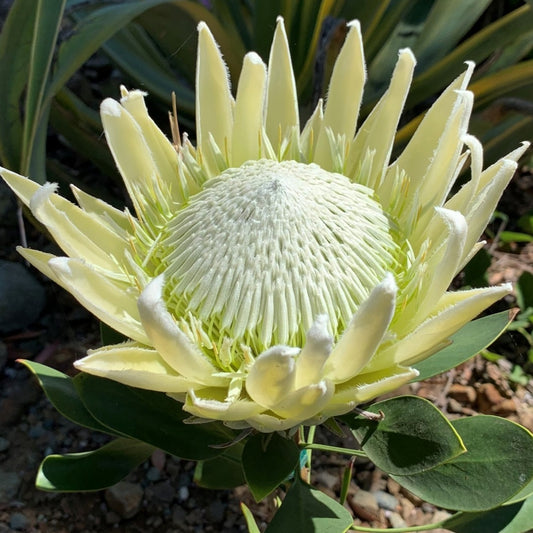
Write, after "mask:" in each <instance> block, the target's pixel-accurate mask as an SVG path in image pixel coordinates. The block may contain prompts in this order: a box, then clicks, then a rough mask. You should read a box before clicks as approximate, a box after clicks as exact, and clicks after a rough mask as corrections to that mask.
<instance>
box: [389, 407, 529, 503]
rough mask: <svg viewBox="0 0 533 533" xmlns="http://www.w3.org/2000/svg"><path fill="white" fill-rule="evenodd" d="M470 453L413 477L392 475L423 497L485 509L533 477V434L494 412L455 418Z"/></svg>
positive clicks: (507, 497)
mask: <svg viewBox="0 0 533 533" xmlns="http://www.w3.org/2000/svg"><path fill="white" fill-rule="evenodd" d="M452 424H453V426H454V427H455V429H456V430H457V431H458V432H459V435H461V438H462V439H463V442H464V444H465V446H466V448H467V450H468V451H467V452H466V453H464V454H463V455H460V456H458V457H456V458H454V459H452V460H451V461H449V462H448V463H445V464H443V465H439V466H437V467H435V468H433V469H431V470H428V471H426V472H422V473H420V474H415V475H412V476H392V477H393V478H394V479H395V480H396V481H397V482H398V483H400V485H402V486H404V487H405V488H406V489H408V490H410V491H411V492H413V493H414V494H416V495H417V496H419V497H420V498H422V499H423V500H425V501H427V502H429V503H432V504H434V505H438V506H439V507H445V508H447V509H454V510H458V511H469V512H471V511H485V510H489V509H492V508H494V507H496V506H498V505H501V504H502V503H504V502H505V501H507V500H509V499H510V498H512V497H513V496H514V495H515V494H516V493H517V492H518V491H520V490H521V489H522V488H523V487H524V486H525V485H527V484H528V483H529V481H530V480H531V479H532V478H533V435H532V434H531V433H530V432H529V431H528V430H527V429H525V428H523V427H522V426H519V425H518V424H515V423H514V422H510V421H509V420H505V419H503V418H498V417H495V416H486V415H479V416H473V417H470V418H461V419H458V420H454V421H453V422H452Z"/></svg>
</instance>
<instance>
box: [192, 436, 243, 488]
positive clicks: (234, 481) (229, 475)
mask: <svg viewBox="0 0 533 533" xmlns="http://www.w3.org/2000/svg"><path fill="white" fill-rule="evenodd" d="M242 450H243V447H242V445H240V444H236V445H234V446H231V447H230V448H227V449H226V450H224V452H223V453H222V454H221V455H219V456H218V457H215V458H214V459H209V460H208V461H198V463H196V468H195V470H194V482H195V483H196V484H197V485H198V486H200V487H204V488H206V489H232V488H234V487H238V486H239V485H244V484H245V483H246V480H245V479H244V473H243V471H242V462H241V457H242Z"/></svg>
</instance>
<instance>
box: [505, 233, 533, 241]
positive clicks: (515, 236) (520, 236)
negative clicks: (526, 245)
mask: <svg viewBox="0 0 533 533" xmlns="http://www.w3.org/2000/svg"><path fill="white" fill-rule="evenodd" d="M498 238H499V239H500V241H502V242H505V243H509V242H533V235H529V234H527V233H520V232H518V231H502V232H500V233H499V234H498Z"/></svg>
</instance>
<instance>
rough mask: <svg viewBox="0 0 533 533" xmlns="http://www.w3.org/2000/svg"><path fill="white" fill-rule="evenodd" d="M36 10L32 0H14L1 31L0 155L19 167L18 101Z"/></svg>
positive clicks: (24, 81)
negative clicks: (0, 105)
mask: <svg viewBox="0 0 533 533" xmlns="http://www.w3.org/2000/svg"><path fill="white" fill-rule="evenodd" d="M35 18H36V10H35V1H34V0H16V1H15V2H13V5H12V7H11V9H10V11H9V14H8V16H7V19H6V21H5V23H4V26H3V28H2V33H1V34H0V101H1V102H2V120H0V159H1V160H2V164H3V165H4V166H6V167H10V168H12V169H16V170H21V160H22V136H23V134H22V130H23V124H22V116H21V109H20V106H21V102H22V101H23V97H24V91H25V89H26V85H27V83H28V78H29V65H30V55H31V48H32V43H33V30H34V26H35Z"/></svg>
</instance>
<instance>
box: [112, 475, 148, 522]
mask: <svg viewBox="0 0 533 533" xmlns="http://www.w3.org/2000/svg"><path fill="white" fill-rule="evenodd" d="M143 494H144V493H143V489H142V488H141V486H140V485H137V484H135V483H129V482H127V481H121V482H119V483H117V484H116V485H113V486H112V487H110V488H109V489H107V490H106V492H105V499H106V502H107V505H109V507H110V508H111V509H113V511H115V513H117V514H118V515H119V516H120V517H121V518H131V517H132V516H135V515H136V514H137V512H138V511H139V509H140V507H141V501H142V498H143Z"/></svg>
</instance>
